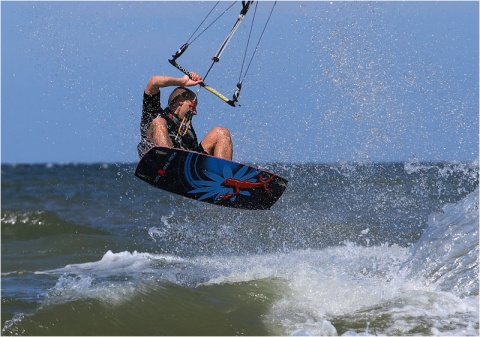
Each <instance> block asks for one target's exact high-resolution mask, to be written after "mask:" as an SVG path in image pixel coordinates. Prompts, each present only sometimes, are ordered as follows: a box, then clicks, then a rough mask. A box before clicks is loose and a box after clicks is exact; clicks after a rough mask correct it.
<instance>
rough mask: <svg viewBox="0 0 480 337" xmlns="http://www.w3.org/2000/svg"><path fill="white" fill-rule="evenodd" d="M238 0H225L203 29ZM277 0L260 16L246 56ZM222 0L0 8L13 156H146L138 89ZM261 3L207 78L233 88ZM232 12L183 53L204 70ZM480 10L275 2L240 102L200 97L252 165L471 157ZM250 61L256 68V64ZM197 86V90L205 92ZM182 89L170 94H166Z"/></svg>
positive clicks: (239, 156)
mask: <svg viewBox="0 0 480 337" xmlns="http://www.w3.org/2000/svg"><path fill="white" fill-rule="evenodd" d="M231 3H232V2H221V3H220V4H219V5H218V6H217V7H216V8H215V9H214V11H213V12H212V13H213V14H212V15H211V16H209V17H208V18H207V20H206V21H205V24H204V25H203V26H202V28H201V29H200V30H199V31H203V28H205V27H206V26H207V25H208V24H210V23H212V21H213V20H214V18H216V17H218V15H219V14H220V13H222V12H224V11H225V9H226V8H227V7H228V6H229V5H230V4H231ZM273 4H274V3H273V2H269V1H261V2H259V3H258V10H257V13H256V14H255V22H254V26H253V31H252V37H251V41H250V44H249V48H248V49H247V61H248V60H249V59H250V57H251V55H252V53H253V49H254V48H253V47H254V46H255V45H256V43H257V41H258V38H259V36H260V33H261V31H262V29H263V25H264V23H265V22H266V18H267V16H268V14H269V13H270V10H271V8H272V6H273ZM214 5H215V2H211V1H207V2H197V1H183V2H177V1H167V2H157V1H150V2H129V1H123V2H113V1H107V2H96V1H88V2H84V1H78V2H77V1H67V2H56V1H52V2H36V1H33V2H23V1H12V2H10V1H1V77H2V81H1V161H2V163H3V164H20V163H97V162H101V163H113V162H116V163H135V162H136V161H138V155H137V150H136V146H137V143H138V141H139V139H140V138H139V124H140V115H141V104H142V95H143V90H144V88H145V85H146V83H147V81H148V79H149V78H150V77H151V76H152V75H157V74H164V75H170V76H178V77H180V76H182V75H183V74H182V73H181V72H180V71H178V70H177V69H175V68H174V67H172V66H171V65H170V64H169V63H168V59H169V58H171V56H172V55H173V54H174V53H175V52H176V51H177V50H178V48H179V47H180V46H181V45H182V44H183V43H185V42H186V41H187V40H188V39H189V38H190V37H191V36H192V33H193V32H194V31H195V29H196V28H197V27H198V26H199V25H200V23H201V22H202V20H203V19H204V18H205V17H206V16H207V14H208V13H209V11H210V10H211V9H212V7H213V6H214ZM253 8H254V7H252V9H250V11H249V13H248V14H247V16H246V18H245V21H244V23H242V25H241V26H240V28H239V29H238V31H237V33H236V35H235V36H234V38H233V39H232V41H231V42H230V44H229V45H228V47H227V48H226V50H225V52H224V53H223V54H222V57H221V59H220V62H218V63H217V64H215V65H214V67H213V68H212V71H211V72H210V73H209V74H208V77H207V79H206V80H205V82H206V83H207V84H209V85H211V86H212V87H214V88H216V89H217V90H219V91H220V92H222V93H223V94H225V95H226V96H227V97H230V96H231V94H232V93H233V90H234V88H235V85H236V83H237V81H238V79H239V76H240V71H241V69H242V58H243V55H244V52H245V45H246V41H247V37H248V34H249V31H250V26H251V23H252V18H253V15H252V14H253ZM239 10H240V3H237V4H235V5H234V7H233V8H232V9H230V10H229V11H227V12H226V13H225V14H224V15H223V16H222V17H221V18H220V19H219V20H218V21H216V22H215V24H213V25H212V26H210V28H208V29H207V30H206V31H205V33H203V34H202V35H201V36H200V37H199V38H198V39H196V40H195V41H194V42H192V43H191V45H190V47H189V49H188V50H187V51H186V52H185V53H184V55H182V56H181V57H180V58H179V59H178V60H177V61H178V63H179V64H181V65H182V66H184V67H185V68H187V69H188V70H192V71H196V72H198V73H200V74H201V75H202V76H204V75H205V74H206V72H207V70H208V68H209V67H210V65H211V63H212V62H211V58H212V56H214V55H215V53H216V51H217V49H218V48H219V47H220V44H221V43H222V41H223V40H224V38H225V37H226V36H227V34H228V33H229V31H230V29H231V27H232V26H233V24H234V22H235V20H236V18H237V16H238V13H239ZM478 68H479V3H478V2H476V1H472V2H466V1H465V2H462V1H460V2H457V1H455V2H431V1H428V2H413V1H412V2H340V1H328V2H327V1H325V2H320V1H319V2H317V1H308V2H297V1H293V2H290V1H279V2H277V3H276V5H275V7H274V10H273V13H272V17H271V20H270V22H269V24H268V25H267V27H266V30H265V33H264V35H263V38H262V40H261V41H260V44H259V47H258V49H257V51H256V53H255V56H254V58H253V60H252V63H251V66H250V68H249V69H248V73H247V75H246V76H245V78H244V81H243V88H242V92H241V94H240V104H241V106H239V107H235V108H233V107H230V106H229V105H227V104H225V103H224V102H222V101H221V100H219V99H218V98H217V97H215V96H214V95H212V94H211V93H209V92H207V91H205V90H204V89H201V90H200V92H199V107H198V115H197V116H196V117H195V118H194V120H193V123H194V126H195V130H196V132H197V135H198V137H199V138H200V139H202V138H203V137H204V136H205V134H206V133H207V132H208V131H209V130H210V129H211V128H212V127H214V126H216V125H221V126H224V127H227V128H228V129H229V130H230V131H231V133H232V137H233V142H234V160H236V161H240V162H248V163H266V162H285V163H335V162H345V161H346V162H350V161H356V162H371V161H373V162H391V161H395V162H398V161H400V162H404V161H411V160H419V161H474V160H478V155H479V151H478V149H479V142H478V141H479V139H478V135H479V86H478V82H479V69H478ZM244 69H245V68H244ZM194 90H195V91H196V90H197V88H194ZM170 91H171V88H164V89H163V90H162V93H163V95H162V103H163V105H164V106H165V104H166V99H167V97H168V95H169V93H170Z"/></svg>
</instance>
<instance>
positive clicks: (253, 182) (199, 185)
mask: <svg viewBox="0 0 480 337" xmlns="http://www.w3.org/2000/svg"><path fill="white" fill-rule="evenodd" d="M135 175H136V176H137V177H138V178H140V179H142V180H144V181H146V182H148V183H149V184H151V185H152V186H155V187H157V188H160V189H163V190H166V191H169V192H172V193H176V194H179V195H182V196H185V197H188V198H192V199H196V200H199V201H203V202H208V203H211V204H215V205H221V206H227V207H234V208H244V209H270V207H271V206H272V205H273V204H274V203H275V202H276V201H277V200H278V199H279V198H280V196H281V195H282V194H283V192H284V191H285V188H286V186H287V183H288V181H287V180H286V179H285V178H282V177H280V176H278V175H275V174H273V173H271V172H267V171H264V170H261V169H258V168H255V167H252V166H248V165H245V164H241V163H237V162H233V161H230V160H225V159H221V158H217V157H213V156H209V155H205V154H200V153H197V152H191V151H185V150H181V149H174V148H166V147H153V148H152V149H150V150H149V151H148V152H147V153H146V154H145V155H144V156H143V157H142V159H141V160H140V162H139V163H138V165H137V168H136V170H135Z"/></svg>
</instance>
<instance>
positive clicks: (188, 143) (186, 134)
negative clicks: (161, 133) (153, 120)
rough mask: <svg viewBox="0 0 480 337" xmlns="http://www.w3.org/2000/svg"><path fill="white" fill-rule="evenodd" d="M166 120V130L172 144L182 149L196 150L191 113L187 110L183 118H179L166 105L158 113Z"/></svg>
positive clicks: (195, 137)
mask: <svg viewBox="0 0 480 337" xmlns="http://www.w3.org/2000/svg"><path fill="white" fill-rule="evenodd" d="M159 116H160V117H162V118H163V119H165V120H166V121H167V130H168V135H169V136H170V139H171V140H172V143H173V146H174V147H177V148H181V149H184V150H192V151H197V150H198V147H199V145H198V141H197V134H196V133H195V130H194V129H193V125H192V117H193V113H192V112H191V111H190V110H189V111H188V112H187V115H186V116H185V118H184V119H183V120H180V118H178V116H177V115H176V114H174V113H173V112H172V111H171V110H170V109H169V108H168V107H167V108H165V109H164V110H163V111H162V112H161V113H160V114H159Z"/></svg>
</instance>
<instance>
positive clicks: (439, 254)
mask: <svg viewBox="0 0 480 337" xmlns="http://www.w3.org/2000/svg"><path fill="white" fill-rule="evenodd" d="M478 199H479V189H478V188H477V189H476V190H475V191H474V192H472V193H471V194H469V195H468V196H467V197H466V198H465V199H463V200H461V201H460V202H458V203H456V204H447V205H445V206H444V207H443V212H441V213H435V214H431V215H430V217H429V221H428V228H427V230H426V231H425V233H424V234H423V235H422V236H421V238H420V240H419V241H418V242H417V243H416V244H415V245H414V247H413V248H412V255H411V257H410V259H409V260H408V261H407V262H406V264H405V268H406V269H408V273H409V274H410V275H412V276H415V277H418V276H421V277H423V278H424V279H425V282H426V283H427V284H435V285H437V286H438V287H439V288H440V289H441V290H443V291H449V292H453V293H455V294H457V295H459V296H462V297H465V296H472V295H477V296H478V288H479V282H478V275H479V266H478V256H479V249H478V243H479V237H478V229H479V210H478Z"/></svg>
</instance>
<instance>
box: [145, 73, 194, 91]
mask: <svg viewBox="0 0 480 337" xmlns="http://www.w3.org/2000/svg"><path fill="white" fill-rule="evenodd" d="M191 74H192V78H190V77H188V76H187V75H185V76H183V77H172V76H166V75H155V76H152V77H151V78H150V80H149V81H148V83H147V87H146V88H145V93H146V94H147V95H155V94H158V92H159V91H160V88H165V87H174V86H175V87H191V86H194V85H197V84H199V83H201V82H202V78H201V77H200V75H198V74H197V73H195V72H193V71H192V72H191Z"/></svg>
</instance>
